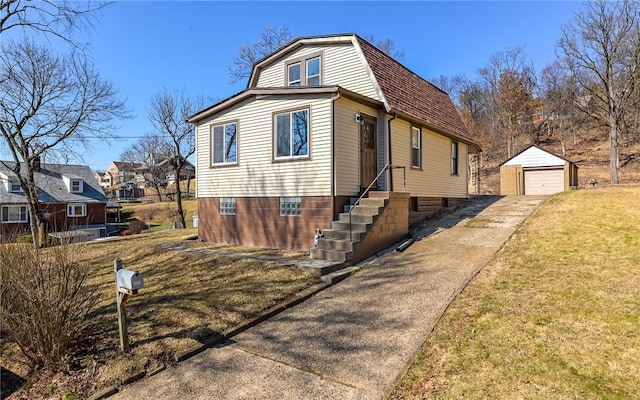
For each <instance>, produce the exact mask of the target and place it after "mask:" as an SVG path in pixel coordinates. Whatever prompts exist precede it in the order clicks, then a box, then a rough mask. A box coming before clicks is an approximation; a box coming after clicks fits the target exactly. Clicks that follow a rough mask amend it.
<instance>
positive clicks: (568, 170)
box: [500, 145, 578, 195]
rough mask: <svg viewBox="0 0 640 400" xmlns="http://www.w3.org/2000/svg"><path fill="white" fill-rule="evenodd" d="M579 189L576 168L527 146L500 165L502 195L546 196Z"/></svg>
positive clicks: (538, 149) (561, 159)
mask: <svg viewBox="0 0 640 400" xmlns="http://www.w3.org/2000/svg"><path fill="white" fill-rule="evenodd" d="M576 187H578V166H577V165H576V164H574V163H573V162H571V161H569V160H567V159H565V158H562V157H560V156H558V155H555V154H552V153H549V152H548V151H545V150H542V149H541V148H539V147H537V146H533V145H532V146H529V147H527V148H526V149H524V150H523V151H521V152H520V153H518V154H516V155H515V156H513V157H511V158H510V159H508V160H507V161H505V162H503V163H502V164H500V194H501V195H523V194H525V195H527V194H528V195H540V194H541V195H546V194H554V193H558V192H562V191H565V190H568V189H570V188H576Z"/></svg>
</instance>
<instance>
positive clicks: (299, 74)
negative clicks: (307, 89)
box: [284, 51, 322, 86]
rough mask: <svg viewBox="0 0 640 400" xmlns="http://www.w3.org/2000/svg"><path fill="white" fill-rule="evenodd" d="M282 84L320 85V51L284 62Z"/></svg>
mask: <svg viewBox="0 0 640 400" xmlns="http://www.w3.org/2000/svg"><path fill="white" fill-rule="evenodd" d="M284 82H285V84H286V85H287V86H320V85H322V51H318V52H315V53H313V54H308V55H305V56H302V57H297V58H294V59H292V60H288V61H286V63H285V78H284Z"/></svg>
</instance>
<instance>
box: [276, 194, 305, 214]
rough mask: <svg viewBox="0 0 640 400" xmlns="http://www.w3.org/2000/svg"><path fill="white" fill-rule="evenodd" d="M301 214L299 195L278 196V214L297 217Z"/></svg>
mask: <svg viewBox="0 0 640 400" xmlns="http://www.w3.org/2000/svg"><path fill="white" fill-rule="evenodd" d="M301 214H302V199H301V198H300V197H280V215H281V216H283V217H298V216H300V215H301Z"/></svg>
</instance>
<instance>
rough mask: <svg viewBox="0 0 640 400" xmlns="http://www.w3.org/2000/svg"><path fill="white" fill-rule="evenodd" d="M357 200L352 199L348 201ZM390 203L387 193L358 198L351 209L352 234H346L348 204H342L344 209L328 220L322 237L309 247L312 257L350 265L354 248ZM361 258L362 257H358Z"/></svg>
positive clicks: (374, 193) (347, 230)
mask: <svg viewBox="0 0 640 400" xmlns="http://www.w3.org/2000/svg"><path fill="white" fill-rule="evenodd" d="M355 201H357V199H352V201H351V204H353V203H355ZM388 203H389V193H388V192H370V193H369V197H367V198H363V199H362V200H360V203H359V204H358V205H357V206H355V207H353V210H352V211H351V236H349V225H350V224H349V209H350V208H351V204H349V205H345V206H344V212H343V213H340V214H339V218H338V219H337V220H336V221H333V222H332V223H331V228H330V229H325V230H324V231H323V232H322V233H323V235H324V236H323V237H322V238H320V239H319V240H318V247H315V248H313V249H311V258H312V259H321V260H327V261H331V262H339V263H344V265H345V266H349V265H351V264H352V262H353V261H354V251H356V250H357V249H358V246H359V243H360V242H361V241H362V240H363V239H364V238H365V237H366V235H367V233H368V232H369V231H370V230H371V229H372V227H373V226H374V224H375V222H376V221H377V219H378V216H379V215H380V214H381V213H382V212H383V211H384V209H385V207H387V205H388ZM357 258H360V259H357V260H355V261H356V262H358V261H360V260H361V259H362V257H357Z"/></svg>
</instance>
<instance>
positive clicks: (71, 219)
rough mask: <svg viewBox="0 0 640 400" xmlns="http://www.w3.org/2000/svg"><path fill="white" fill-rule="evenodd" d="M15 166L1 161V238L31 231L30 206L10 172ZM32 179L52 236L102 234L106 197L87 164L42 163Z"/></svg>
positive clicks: (86, 238) (85, 237)
mask: <svg viewBox="0 0 640 400" xmlns="http://www.w3.org/2000/svg"><path fill="white" fill-rule="evenodd" d="M14 166H15V163H13V162H8V161H0V235H2V236H3V237H5V236H11V235H18V234H23V233H26V232H29V231H30V227H29V218H30V217H29V206H28V202H27V199H26V196H25V194H24V192H23V191H22V188H21V187H20V184H19V183H18V179H17V176H16V174H15V173H14V172H13V171H12V169H13V167H14ZM23 171H24V166H23ZM21 173H24V172H21ZM34 180H35V183H36V186H37V188H38V195H39V200H40V207H41V209H42V211H43V213H44V215H45V218H46V219H47V225H48V226H47V229H48V230H49V232H51V235H53V236H57V237H60V238H63V236H64V238H70V237H74V238H76V239H75V240H90V239H95V238H98V237H104V236H105V232H106V226H105V225H106V204H107V198H106V196H105V195H104V192H103V191H102V187H101V186H100V185H99V184H98V182H97V181H96V180H95V176H94V174H93V173H92V172H91V169H90V168H89V167H88V166H85V165H66V164H41V165H40V167H39V169H37V170H36V171H35V172H34ZM72 231H73V232H72Z"/></svg>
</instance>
